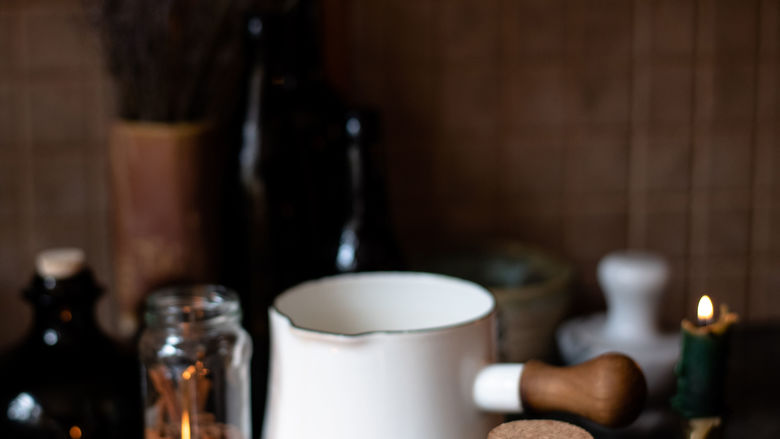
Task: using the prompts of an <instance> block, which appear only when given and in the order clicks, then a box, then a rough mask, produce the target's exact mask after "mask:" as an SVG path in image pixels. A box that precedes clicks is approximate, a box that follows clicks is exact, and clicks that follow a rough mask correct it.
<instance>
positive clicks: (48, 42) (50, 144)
mask: <svg viewBox="0 0 780 439" xmlns="http://www.w3.org/2000/svg"><path fill="white" fill-rule="evenodd" d="M82 4H83V3H82V2H81V1H79V0H56V1H53V0H52V1H44V0H2V1H0V346H3V345H5V344H7V343H8V342H9V341H11V340H14V339H17V338H18V337H19V335H20V334H21V333H22V332H23V330H24V327H25V325H27V324H28V322H29V318H30V314H29V309H28V307H27V306H26V305H25V304H24V302H23V301H22V300H21V293H20V290H21V288H22V287H23V286H24V285H25V284H26V283H27V281H28V280H29V278H30V276H31V275H32V271H33V264H34V255H35V253H36V252H37V251H38V250H40V249H42V248H45V247H49V246H59V245H78V246H81V247H83V248H85V249H86V251H87V254H88V257H89V262H90V263H91V265H92V266H93V267H94V268H95V270H96V271H97V273H98V277H99V279H100V280H101V282H103V283H104V284H107V283H109V282H110V280H111V278H110V270H109V268H110V260H109V248H110V247H109V245H110V242H109V233H108V226H109V225H108V221H107V218H108V217H107V214H108V210H107V205H108V202H107V189H106V181H107V179H106V167H105V158H106V142H105V137H106V130H105V128H106V126H107V123H108V121H109V120H110V115H111V113H112V108H113V107H112V105H111V104H110V103H109V96H110V89H109V87H110V84H109V82H108V81H107V79H106V78H105V77H104V74H103V72H102V61H101V60H100V56H99V47H98V44H97V42H96V41H95V38H94V35H93V34H92V32H91V30H90V29H89V27H88V25H87V23H86V19H85V17H84V14H83V13H82ZM102 307H103V310H104V312H103V313H102V315H103V316H107V315H108V313H107V312H106V311H107V310H108V309H110V307H111V306H110V302H104V303H103V304H102Z"/></svg>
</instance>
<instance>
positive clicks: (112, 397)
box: [0, 248, 141, 439]
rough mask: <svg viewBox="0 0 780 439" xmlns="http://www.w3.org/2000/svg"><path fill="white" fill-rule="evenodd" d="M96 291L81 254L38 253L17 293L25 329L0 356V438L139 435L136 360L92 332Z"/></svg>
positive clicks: (83, 438) (64, 251) (96, 331)
mask: <svg viewBox="0 0 780 439" xmlns="http://www.w3.org/2000/svg"><path fill="white" fill-rule="evenodd" d="M101 293H102V290H101V288H100V287H99V286H98V284H97V283H96V282H95V279H94V277H93V275H92V272H91V270H90V269H89V268H88V267H87V265H86V257H85V255H84V251H83V250H81V249H78V248H58V249H50V250H44V251H42V252H40V253H39V254H38V257H37V259H36V263H35V274H34V275H33V277H32V280H31V281H30V283H29V285H28V287H27V288H26V289H25V290H24V298H25V299H26V300H27V301H28V302H30V303H31V304H32V306H33V308H34V319H33V325H32V328H31V329H30V330H29V331H28V333H27V336H26V338H25V339H24V340H23V341H22V342H21V344H19V345H18V346H17V347H15V348H13V349H12V350H11V351H9V352H8V353H7V354H5V355H3V356H2V357H0V376H2V377H3V380H4V385H3V386H2V389H1V390H0V437H14V438H21V439H25V438H36V439H37V438H50V437H62V438H71V439H89V438H98V437H112V438H131V437H133V438H135V437H139V435H140V433H141V430H140V424H141V416H140V383H139V378H140V372H139V367H138V361H137V360H136V359H135V356H134V355H128V354H126V353H124V352H123V351H122V350H121V349H120V348H119V347H118V345H116V344H115V343H114V342H113V341H112V340H111V339H109V338H108V337H107V336H106V335H104V334H103V332H102V331H101V330H100V328H99V326H98V324H97V320H96V318H95V303H96V301H97V299H98V297H99V296H100V295H101Z"/></svg>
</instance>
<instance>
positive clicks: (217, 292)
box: [145, 284, 241, 326]
mask: <svg viewBox="0 0 780 439" xmlns="http://www.w3.org/2000/svg"><path fill="white" fill-rule="evenodd" d="M240 314H241V305H240V303H239V299H238V295H237V294H236V293H235V292H234V291H232V290H230V289H229V288H226V287H224V286H221V285H213V284H200V285H188V286H177V287H169V288H163V289H160V290H157V291H154V292H153V293H151V294H150V295H149V297H148V298H147V299H146V312H145V320H146V324H147V325H154V326H156V325H161V324H162V325H166V324H180V323H198V322H206V321H208V320H212V319H214V318H217V317H236V318H238V317H240Z"/></svg>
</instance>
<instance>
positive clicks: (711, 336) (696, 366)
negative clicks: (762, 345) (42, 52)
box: [672, 296, 737, 419]
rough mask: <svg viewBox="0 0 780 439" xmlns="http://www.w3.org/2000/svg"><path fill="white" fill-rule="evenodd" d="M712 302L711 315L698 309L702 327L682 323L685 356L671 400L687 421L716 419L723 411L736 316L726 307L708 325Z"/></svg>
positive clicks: (680, 362)
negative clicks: (730, 335)
mask: <svg viewBox="0 0 780 439" xmlns="http://www.w3.org/2000/svg"><path fill="white" fill-rule="evenodd" d="M705 298H706V301H709V298H708V297H707V296H704V297H703V298H702V300H705ZM709 303H710V306H709V311H710V312H709V315H707V313H706V306H704V307H702V305H700V307H699V308H700V313H699V322H700V325H698V326H697V325H694V324H693V323H691V322H690V321H689V320H683V322H682V353H681V355H680V361H679V362H678V363H677V367H676V368H675V373H676V375H677V394H675V395H674V397H673V398H672V407H674V409H675V410H677V412H679V413H680V414H681V415H682V416H683V417H685V418H687V419H694V418H707V417H717V416H720V414H721V412H722V405H723V386H724V381H725V376H726V354H727V351H726V350H727V347H728V345H727V336H728V330H729V327H730V326H731V325H732V324H733V323H734V322H736V321H737V315H736V314H734V313H730V312H729V311H728V308H727V307H726V306H725V305H723V306H721V310H720V316H719V318H718V320H717V321H715V322H712V323H709V324H707V323H708V322H711V321H712V304H711V302H709ZM705 305H706V303H705ZM702 308H705V311H704V314H703V315H702V312H701V309H702Z"/></svg>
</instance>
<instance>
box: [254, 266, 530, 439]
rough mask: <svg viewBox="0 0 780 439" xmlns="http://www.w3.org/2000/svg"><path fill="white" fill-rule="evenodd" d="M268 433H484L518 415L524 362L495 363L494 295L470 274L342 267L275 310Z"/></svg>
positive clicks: (336, 438)
mask: <svg viewBox="0 0 780 439" xmlns="http://www.w3.org/2000/svg"><path fill="white" fill-rule="evenodd" d="M269 313H270V325H271V343H272V346H271V370H270V375H269V393H268V401H267V406H266V416H265V425H264V426H263V436H262V437H263V438H264V439H300V438H317V439H365V438H371V439H399V438H403V439H476V438H484V437H486V436H487V434H488V432H489V431H490V430H491V428H493V427H495V426H496V425H498V424H500V423H501V421H502V416H501V415H498V414H495V413H489V412H488V410H500V411H503V412H519V411H521V410H522V407H521V402H520V398H519V392H518V389H519V383H520V379H521V376H522V365H521V364H513V365H500V366H498V365H495V364H492V363H494V361H495V359H496V321H495V301H494V299H493V297H492V295H491V294H490V293H489V292H488V291H487V290H486V289H484V288H482V287H480V286H478V285H476V284H474V283H471V282H467V281H463V280H459V279H455V278H450V277H446V276H440V275H432V274H421V273H367V274H356V275H341V276H336V277H331V278H326V279H322V280H318V281H313V282H308V283H305V284H302V285H299V286H297V287H294V288H292V289H290V290H288V291H286V292H285V293H283V294H282V295H280V296H279V297H278V298H277V299H276V301H275V302H274V306H273V307H272V308H271V309H270V311H269Z"/></svg>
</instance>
